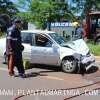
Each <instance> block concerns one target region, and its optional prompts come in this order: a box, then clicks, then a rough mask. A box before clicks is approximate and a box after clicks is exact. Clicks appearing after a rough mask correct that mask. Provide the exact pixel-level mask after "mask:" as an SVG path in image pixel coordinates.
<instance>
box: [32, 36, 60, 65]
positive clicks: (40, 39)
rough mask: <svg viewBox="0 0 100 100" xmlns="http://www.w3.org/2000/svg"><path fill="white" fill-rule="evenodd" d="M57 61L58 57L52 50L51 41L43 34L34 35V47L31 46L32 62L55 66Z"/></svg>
mask: <svg viewBox="0 0 100 100" xmlns="http://www.w3.org/2000/svg"><path fill="white" fill-rule="evenodd" d="M58 59H59V55H58V53H57V52H55V51H54V49H53V48H52V41H50V40H49V39H48V38H47V37H46V36H44V35H43V34H35V46H32V62H34V63H38V64H49V65H57V63H58Z"/></svg>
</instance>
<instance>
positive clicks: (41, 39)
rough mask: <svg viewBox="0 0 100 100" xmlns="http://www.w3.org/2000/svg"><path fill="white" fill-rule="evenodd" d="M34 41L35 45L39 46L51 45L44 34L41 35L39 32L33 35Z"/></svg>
mask: <svg viewBox="0 0 100 100" xmlns="http://www.w3.org/2000/svg"><path fill="white" fill-rule="evenodd" d="M35 43H36V46H40V47H51V46H52V42H51V41H50V40H49V39H48V38H47V37H46V36H43V35H41V34H36V35H35Z"/></svg>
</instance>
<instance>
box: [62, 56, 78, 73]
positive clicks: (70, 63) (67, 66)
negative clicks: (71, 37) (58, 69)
mask: <svg viewBox="0 0 100 100" xmlns="http://www.w3.org/2000/svg"><path fill="white" fill-rule="evenodd" d="M62 70H63V71H64V72H65V73H73V72H75V71H76V70H77V61H76V60H75V59H73V58H67V59H64V60H63V61H62Z"/></svg>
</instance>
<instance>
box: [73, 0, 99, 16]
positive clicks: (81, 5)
mask: <svg viewBox="0 0 100 100" xmlns="http://www.w3.org/2000/svg"><path fill="white" fill-rule="evenodd" d="M72 1H73V3H75V4H76V6H74V7H73V6H72V9H73V11H76V12H77V13H79V12H82V13H81V16H82V17H85V16H86V15H87V13H89V12H90V11H91V10H94V11H97V10H98V11H99V10H100V3H99V2H100V0H72Z"/></svg>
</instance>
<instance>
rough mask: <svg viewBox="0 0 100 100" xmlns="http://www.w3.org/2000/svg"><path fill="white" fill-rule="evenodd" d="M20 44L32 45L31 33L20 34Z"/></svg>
mask: <svg viewBox="0 0 100 100" xmlns="http://www.w3.org/2000/svg"><path fill="white" fill-rule="evenodd" d="M21 36H22V43H27V44H32V33H22V34H21Z"/></svg>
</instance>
